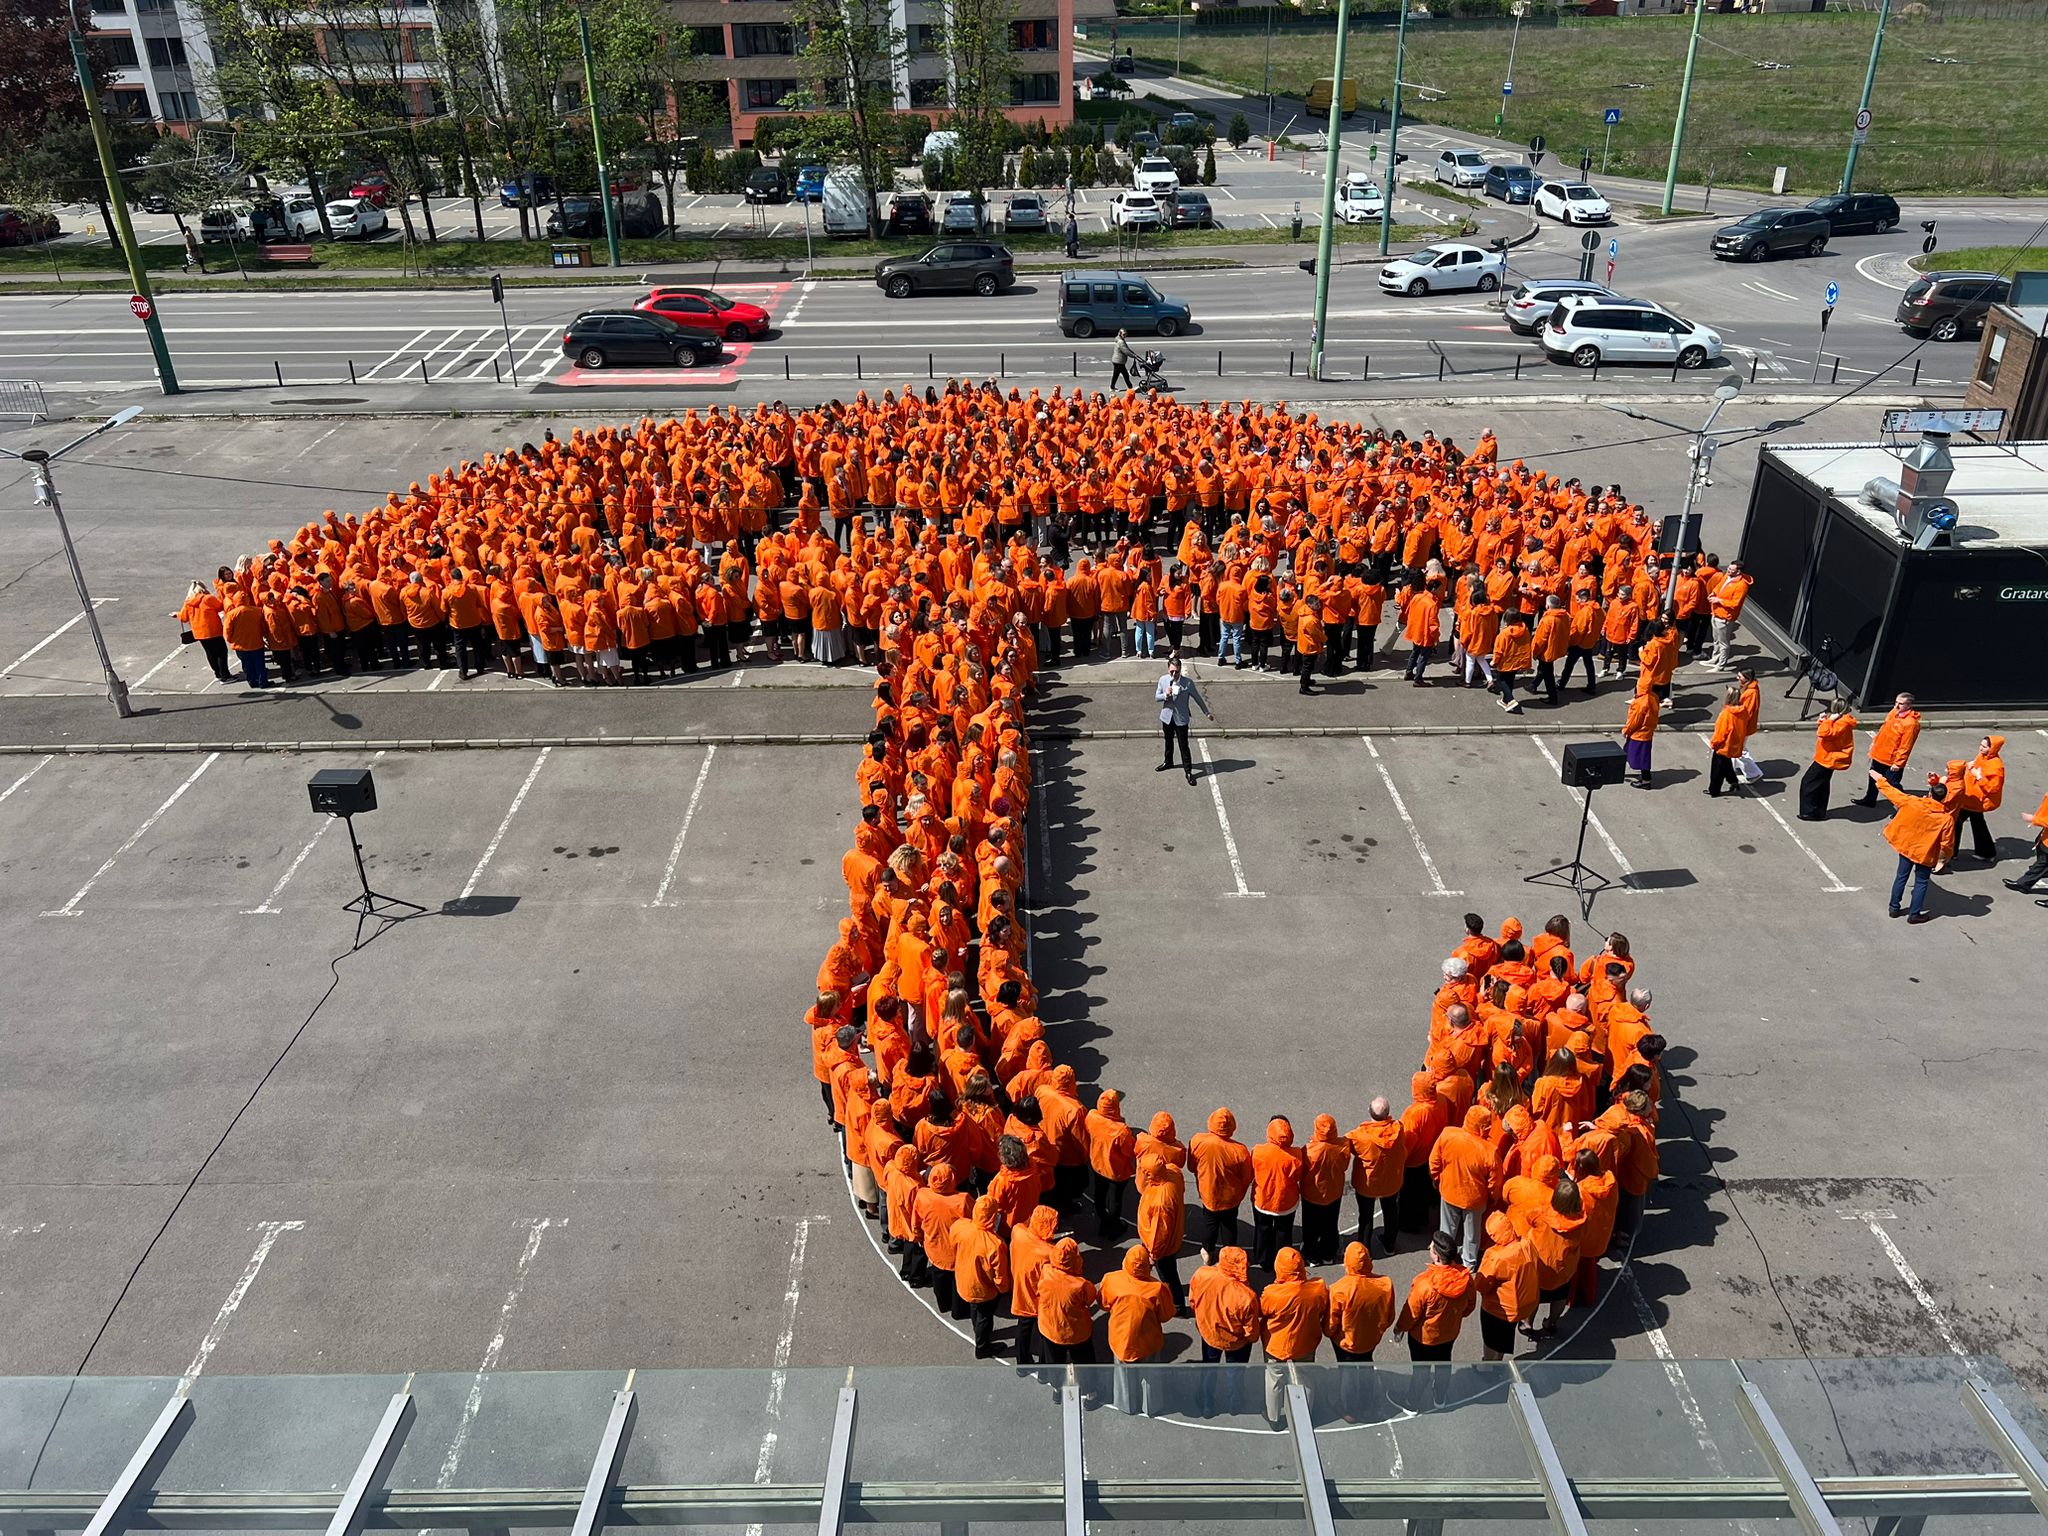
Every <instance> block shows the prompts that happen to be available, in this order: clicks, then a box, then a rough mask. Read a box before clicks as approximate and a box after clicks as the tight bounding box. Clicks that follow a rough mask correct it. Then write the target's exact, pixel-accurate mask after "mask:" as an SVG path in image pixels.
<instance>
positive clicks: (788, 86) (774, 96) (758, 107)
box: [740, 80, 800, 112]
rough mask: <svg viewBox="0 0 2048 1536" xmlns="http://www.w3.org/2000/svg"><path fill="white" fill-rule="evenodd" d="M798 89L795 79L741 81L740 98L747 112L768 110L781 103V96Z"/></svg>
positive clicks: (790, 94) (792, 93)
mask: <svg viewBox="0 0 2048 1536" xmlns="http://www.w3.org/2000/svg"><path fill="white" fill-rule="evenodd" d="M799 89H800V84H799V82H797V81H795V80H748V81H744V82H743V83H742V87H741V93H740V99H741V102H742V104H743V105H744V106H745V107H746V109H747V110H748V111H749V112H770V111H773V110H774V109H775V108H777V107H779V106H781V105H782V98H783V97H785V96H793V95H795V94H796V93H797V91H798V90H799Z"/></svg>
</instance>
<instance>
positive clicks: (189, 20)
mask: <svg viewBox="0 0 2048 1536" xmlns="http://www.w3.org/2000/svg"><path fill="white" fill-rule="evenodd" d="M90 27H91V31H90V32H89V33H88V35H89V36H90V37H91V38H92V40H93V46H94V50H95V52H97V53H98V54H99V55H100V56H101V57H103V58H104V59H106V61H107V63H108V65H109V67H110V68H111V70H112V76H111V78H110V80H109V82H108V85H107V88H106V90H105V91H104V92H103V93H102V96H103V100H104V101H105V103H106V108H107V111H108V112H109V113H111V114H114V115H117V116H123V117H129V118H133V119H135V120H137V121H140V122H155V123H162V124H164V125H166V126H168V127H173V128H175V127H178V126H180V125H182V124H185V123H195V122H198V121H200V119H201V118H202V117H203V116H206V115H208V114H207V112H206V110H205V108H204V107H203V105H202V103H201V101H200V97H199V87H198V85H197V83H196V78H195V77H203V76H204V74H205V72H206V71H208V70H209V69H211V67H212V65H213V52H212V47H211V44H210V43H209V42H208V40H207V35H206V24H205V22H204V21H203V20H202V19H201V17H200V14H199V8H198V6H196V5H194V4H192V0H91V18H90Z"/></svg>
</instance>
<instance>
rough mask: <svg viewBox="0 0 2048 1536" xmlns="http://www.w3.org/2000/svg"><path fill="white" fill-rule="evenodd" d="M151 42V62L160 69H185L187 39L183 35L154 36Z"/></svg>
mask: <svg viewBox="0 0 2048 1536" xmlns="http://www.w3.org/2000/svg"><path fill="white" fill-rule="evenodd" d="M147 42H148V43H149V62H150V63H151V64H152V65H154V66H155V67H156V68H158V69H183V68H184V67H185V40H184V39H183V38H182V37H152V38H149V39H147Z"/></svg>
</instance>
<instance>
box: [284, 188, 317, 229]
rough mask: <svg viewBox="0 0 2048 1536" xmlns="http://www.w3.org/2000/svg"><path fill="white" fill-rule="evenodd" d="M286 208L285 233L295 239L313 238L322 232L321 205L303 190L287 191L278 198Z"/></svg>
mask: <svg viewBox="0 0 2048 1536" xmlns="http://www.w3.org/2000/svg"><path fill="white" fill-rule="evenodd" d="M278 204H279V206H280V207H282V208H283V209H284V228H285V233H286V234H288V235H290V236H291V237H292V238H293V239H294V240H311V239H314V238H315V237H317V236H318V235H319V233H320V205H319V204H318V203H316V202H314V201H313V199H312V198H310V197H308V196H307V195H306V194H305V193H303V192H286V193H284V194H283V195H282V196H281V197H279V199H278Z"/></svg>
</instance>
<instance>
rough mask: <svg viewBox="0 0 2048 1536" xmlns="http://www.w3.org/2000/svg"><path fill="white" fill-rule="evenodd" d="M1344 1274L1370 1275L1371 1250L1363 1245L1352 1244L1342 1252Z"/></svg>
mask: <svg viewBox="0 0 2048 1536" xmlns="http://www.w3.org/2000/svg"><path fill="white" fill-rule="evenodd" d="M1344 1273H1345V1274H1347V1275H1369V1274H1371V1273H1372V1250H1371V1249H1370V1248H1368V1247H1366V1246H1365V1244H1363V1243H1353V1244H1351V1245H1350V1246H1349V1247H1348V1248H1346V1249H1345V1250H1344Z"/></svg>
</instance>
